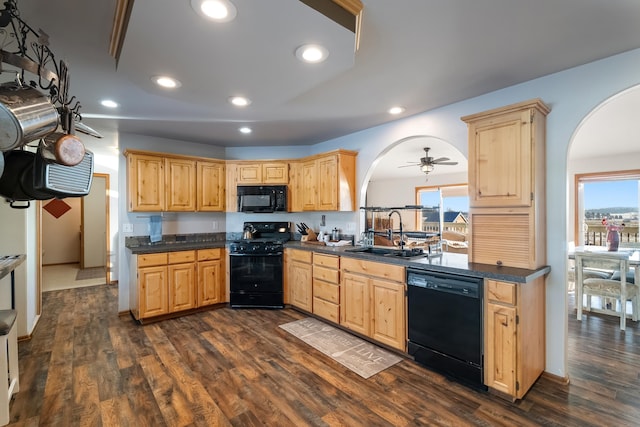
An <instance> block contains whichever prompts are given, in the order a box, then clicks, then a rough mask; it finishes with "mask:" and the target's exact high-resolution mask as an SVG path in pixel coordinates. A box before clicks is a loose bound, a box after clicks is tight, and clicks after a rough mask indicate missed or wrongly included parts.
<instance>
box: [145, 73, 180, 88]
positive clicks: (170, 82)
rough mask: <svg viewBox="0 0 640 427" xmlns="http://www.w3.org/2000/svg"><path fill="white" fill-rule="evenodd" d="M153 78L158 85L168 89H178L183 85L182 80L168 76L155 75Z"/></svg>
mask: <svg viewBox="0 0 640 427" xmlns="http://www.w3.org/2000/svg"><path fill="white" fill-rule="evenodd" d="M152 80H153V81H154V82H155V83H156V84H157V85H158V86H162V87H164V88H167V89H176V88H179V87H180V86H182V83H180V81H178V80H176V79H174V78H173V77H168V76H155V77H153V78H152Z"/></svg>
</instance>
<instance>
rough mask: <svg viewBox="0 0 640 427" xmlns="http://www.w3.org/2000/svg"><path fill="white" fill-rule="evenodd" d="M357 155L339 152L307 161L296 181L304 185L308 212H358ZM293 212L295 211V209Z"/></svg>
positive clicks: (302, 201)
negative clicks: (356, 185)
mask: <svg viewBox="0 0 640 427" xmlns="http://www.w3.org/2000/svg"><path fill="white" fill-rule="evenodd" d="M356 155H357V153H356V152H354V151H346V150H338V151H332V152H329V153H326V154H321V155H318V156H313V157H309V158H306V159H303V160H302V161H301V163H300V166H299V170H297V173H296V175H294V177H295V178H296V179H299V180H300V182H298V183H295V184H294V188H296V187H297V186H298V185H300V183H301V185H300V187H301V193H302V197H301V198H300V199H301V202H297V203H299V204H301V207H302V210H304V211H353V210H355V209H356V208H355V206H356V203H355V200H356V191H355V181H356ZM292 210H293V209H292Z"/></svg>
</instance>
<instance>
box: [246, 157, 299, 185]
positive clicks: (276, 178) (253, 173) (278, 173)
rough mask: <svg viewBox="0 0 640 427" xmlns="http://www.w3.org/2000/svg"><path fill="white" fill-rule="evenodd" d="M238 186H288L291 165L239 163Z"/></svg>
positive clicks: (284, 163) (285, 163) (282, 163)
mask: <svg viewBox="0 0 640 427" xmlns="http://www.w3.org/2000/svg"><path fill="white" fill-rule="evenodd" d="M237 168H238V170H237V174H238V180H237V184H238V185H254V184H256V185H257V184H269V185H271V184H274V185H275V184H288V183H289V163H287V162H250V163H237Z"/></svg>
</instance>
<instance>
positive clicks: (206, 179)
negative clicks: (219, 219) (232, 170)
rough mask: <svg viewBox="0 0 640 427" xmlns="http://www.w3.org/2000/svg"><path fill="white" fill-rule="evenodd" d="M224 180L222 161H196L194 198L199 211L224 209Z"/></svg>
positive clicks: (220, 210)
mask: <svg viewBox="0 0 640 427" xmlns="http://www.w3.org/2000/svg"><path fill="white" fill-rule="evenodd" d="M225 181H226V180H225V170H224V164H223V163H217V162H198V173H197V195H196V200H197V209H198V210H199V211H201V212H214V211H215V212H222V211H224V204H225V203H224V202H225V200H224V197H225V196H224V194H225Z"/></svg>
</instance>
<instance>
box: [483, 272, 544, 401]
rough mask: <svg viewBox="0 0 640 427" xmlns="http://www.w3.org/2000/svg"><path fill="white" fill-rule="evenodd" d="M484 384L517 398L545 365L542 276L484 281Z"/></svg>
mask: <svg viewBox="0 0 640 427" xmlns="http://www.w3.org/2000/svg"><path fill="white" fill-rule="evenodd" d="M484 312H485V316H484V317H485V325H484V330H485V343H484V348H485V350H484V353H485V354H484V372H485V384H486V385H487V386H489V387H490V388H491V389H492V390H495V391H497V392H500V393H502V394H503V395H505V396H506V397H509V398H511V399H513V400H515V399H521V398H522V397H523V396H524V395H525V394H526V393H527V391H528V390H529V388H531V386H532V385H533V383H534V382H535V381H536V379H537V378H538V377H539V376H540V374H541V373H542V372H543V370H544V367H545V333H544V331H545V326H544V322H545V320H544V278H543V277H540V278H538V279H535V280H534V281H532V282H530V283H510V282H500V281H495V280H488V279H487V280H485V309H484Z"/></svg>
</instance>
